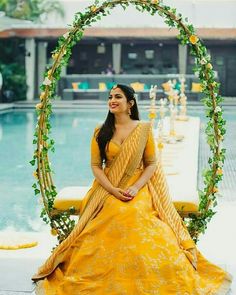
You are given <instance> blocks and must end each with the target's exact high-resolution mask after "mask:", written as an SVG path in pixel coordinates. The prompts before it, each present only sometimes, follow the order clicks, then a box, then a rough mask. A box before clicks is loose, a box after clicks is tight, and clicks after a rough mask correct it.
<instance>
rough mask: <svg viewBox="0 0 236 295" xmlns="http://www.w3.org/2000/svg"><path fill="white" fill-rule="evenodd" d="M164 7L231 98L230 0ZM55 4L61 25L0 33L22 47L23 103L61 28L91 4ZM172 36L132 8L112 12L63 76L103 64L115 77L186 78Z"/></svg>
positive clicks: (188, 63) (235, 89)
mask: <svg viewBox="0 0 236 295" xmlns="http://www.w3.org/2000/svg"><path fill="white" fill-rule="evenodd" d="M164 2H165V3H167V4H170V6H172V7H176V8H177V11H179V12H181V13H182V14H183V15H184V16H186V17H188V19H189V22H191V23H193V25H194V26H195V28H196V30H197V34H198V35H199V37H200V38H201V39H202V40H203V42H204V43H205V45H206V46H207V48H208V50H209V52H210V54H211V57H212V62H213V66H214V69H215V70H216V71H217V73H218V78H219V80H220V82H221V93H222V95H224V96H235V97H236V81H235V80H236V18H235V15H234V11H236V1H230V0H222V1H219V0H218V1H213V0H192V1H184V0H175V1H174V0H172V1H164ZM61 3H62V5H63V7H64V10H65V18H64V19H63V20H62V19H58V18H56V16H54V15H52V16H51V17H50V19H49V20H48V22H47V23H44V24H43V25H36V24H35V25H34V26H31V27H30V28H10V29H7V30H3V31H0V38H5V39H6V38H18V39H20V40H22V42H24V44H25V52H26V55H25V67H26V73H27V84H28V85H29V87H28V93H27V99H34V98H36V97H38V93H39V86H40V84H41V83H42V80H43V72H44V71H45V69H46V67H47V66H49V65H50V64H51V62H52V60H51V52H52V50H53V49H54V48H55V47H56V44H57V39H58V37H59V36H61V35H63V34H64V33H65V32H66V31H67V28H66V27H67V26H66V25H65V24H70V23H72V22H73V18H74V13H75V12H76V11H83V10H84V9H85V8H86V7H87V6H89V5H91V4H92V3H93V2H92V1H61ZM177 34H178V32H177V31H176V30H175V29H171V30H170V29H169V28H168V27H167V26H166V25H165V23H164V21H163V19H162V18H161V17H160V16H159V15H156V16H151V15H149V14H148V13H142V14H141V13H140V12H139V11H137V10H136V9H135V8H134V7H132V6H130V7H129V8H128V9H127V10H125V11H124V10H123V9H122V8H121V7H116V8H114V10H113V11H112V13H111V15H109V16H106V17H105V18H103V19H101V21H99V22H97V23H95V24H94V25H93V26H92V27H89V28H87V29H86V30H85V32H84V37H83V39H82V40H81V41H80V42H79V43H78V44H77V45H75V47H74V48H73V54H72V57H71V59H70V62H69V64H68V66H67V67H66V68H65V69H64V72H63V74H64V75H65V74H67V75H70V74H87V73H90V74H100V73H104V72H105V71H106V69H107V67H108V65H109V64H111V65H112V67H113V69H114V71H115V73H121V74H122V73H126V74H147V75H148V74H178V73H181V74H190V73H192V68H193V66H194V58H193V57H191V56H190V54H189V52H188V48H187V47H185V46H182V45H180V44H179V43H178V40H177V38H176V36H177ZM0 42H1V39H0ZM32 85H33V87H32Z"/></svg>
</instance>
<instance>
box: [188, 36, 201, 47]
mask: <svg viewBox="0 0 236 295" xmlns="http://www.w3.org/2000/svg"><path fill="white" fill-rule="evenodd" d="M198 40H199V38H198V36H196V35H191V36H190V37H189V41H190V43H192V44H193V45H194V44H196V43H197V42H198Z"/></svg>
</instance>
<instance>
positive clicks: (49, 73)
mask: <svg viewBox="0 0 236 295" xmlns="http://www.w3.org/2000/svg"><path fill="white" fill-rule="evenodd" d="M51 75H52V69H50V70H48V77H49V76H51Z"/></svg>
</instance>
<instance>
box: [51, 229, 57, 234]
mask: <svg viewBox="0 0 236 295" xmlns="http://www.w3.org/2000/svg"><path fill="white" fill-rule="evenodd" d="M57 234H58V232H57V229H56V228H52V229H51V235H53V236H56V235H57Z"/></svg>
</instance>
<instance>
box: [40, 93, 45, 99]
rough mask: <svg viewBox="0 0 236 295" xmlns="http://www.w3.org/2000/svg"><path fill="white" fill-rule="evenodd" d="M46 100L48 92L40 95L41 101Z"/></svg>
mask: <svg viewBox="0 0 236 295" xmlns="http://www.w3.org/2000/svg"><path fill="white" fill-rule="evenodd" d="M44 98H46V92H42V93H41V94H40V99H41V100H43V99H44Z"/></svg>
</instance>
